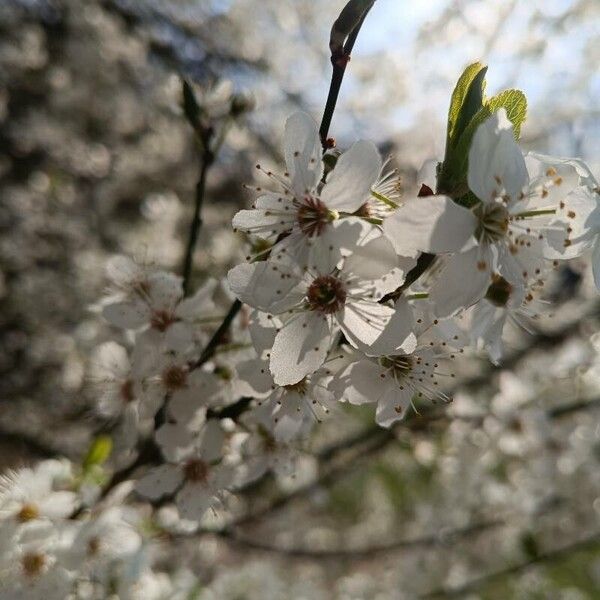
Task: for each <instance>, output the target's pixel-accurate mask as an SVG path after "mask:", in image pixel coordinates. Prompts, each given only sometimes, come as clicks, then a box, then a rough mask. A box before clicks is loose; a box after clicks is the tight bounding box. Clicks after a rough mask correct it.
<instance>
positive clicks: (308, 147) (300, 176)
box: [283, 112, 323, 197]
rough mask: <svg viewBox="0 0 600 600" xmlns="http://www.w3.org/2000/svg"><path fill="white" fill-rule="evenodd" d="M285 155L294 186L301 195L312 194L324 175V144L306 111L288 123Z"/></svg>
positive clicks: (290, 119)
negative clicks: (322, 158)
mask: <svg viewBox="0 0 600 600" xmlns="http://www.w3.org/2000/svg"><path fill="white" fill-rule="evenodd" d="M283 149H284V155H285V164H286V165H287V170H288V173H289V174H290V180H291V182H292V188H293V190H294V192H295V193H296V195H297V196H299V197H302V196H304V195H305V194H309V193H311V192H312V191H313V190H314V189H315V188H316V187H317V185H318V183H319V181H320V180H321V176H322V174H323V161H322V160H321V154H322V147H321V139H320V137H319V132H318V130H317V124H316V123H315V122H314V121H313V119H312V118H311V117H310V116H309V115H307V114H306V113H303V112H297V113H295V114H293V115H292V116H291V117H289V118H288V120H287V121H286V123H285V134H284V148H283Z"/></svg>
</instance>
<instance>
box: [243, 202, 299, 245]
mask: <svg viewBox="0 0 600 600" xmlns="http://www.w3.org/2000/svg"><path fill="white" fill-rule="evenodd" d="M294 215H295V213H294V212H292V211H290V212H289V214H287V215H280V214H279V213H273V211H272V210H271V209H269V210H263V209H260V208H256V209H252V210H240V211H239V212H238V213H236V214H235V216H234V217H233V221H232V225H233V227H234V229H239V230H240V231H244V232H245V233H251V234H252V235H258V236H261V237H264V238H268V237H271V236H277V235H279V234H280V233H283V232H284V231H288V230H289V229H291V227H292V226H293V225H294V222H295V218H294Z"/></svg>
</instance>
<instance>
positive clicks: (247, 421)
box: [235, 411, 298, 488]
mask: <svg viewBox="0 0 600 600" xmlns="http://www.w3.org/2000/svg"><path fill="white" fill-rule="evenodd" d="M256 416H257V415H256V413H253V412H252V411H251V412H250V413H247V415H244V417H245V418H243V422H244V425H247V426H250V427H251V431H250V432H249V433H246V434H243V436H244V438H243V441H242V442H241V447H240V464H239V465H238V466H237V468H236V473H235V482H236V484H235V485H236V487H237V488H239V487H243V486H245V485H248V484H249V483H252V482H253V481H256V480H257V479H260V478H261V477H262V476H263V475H265V474H266V473H269V472H271V473H273V474H274V475H275V476H276V477H285V476H288V475H291V474H292V473H293V472H294V467H295V462H296V459H297V456H298V451H297V450H295V449H294V448H291V447H290V446H288V445H287V444H285V443H283V442H281V441H280V440H276V439H275V437H274V436H273V434H272V433H271V432H270V431H269V429H268V428H267V426H264V425H262V424H261V423H259V424H258V426H254V427H253V426H252V425H253V421H254V420H255V419H256ZM269 424H270V423H269Z"/></svg>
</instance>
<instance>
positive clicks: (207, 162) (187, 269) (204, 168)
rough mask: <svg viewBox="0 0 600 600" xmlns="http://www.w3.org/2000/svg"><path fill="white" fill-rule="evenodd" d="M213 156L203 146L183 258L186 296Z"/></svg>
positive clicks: (184, 291)
mask: <svg viewBox="0 0 600 600" xmlns="http://www.w3.org/2000/svg"><path fill="white" fill-rule="evenodd" d="M214 160H215V156H214V154H213V153H212V151H211V150H209V149H207V148H203V149H202V151H201V156H200V176H199V178H198V183H196V194H195V202H194V216H193V218H192V223H191V225H190V233H189V237H188V243H187V246H186V249H185V255H184V258H183V269H182V275H183V293H184V294H185V295H186V296H187V294H188V292H189V287H190V279H191V276H192V265H193V262H194V251H195V249H196V244H197V242H198V236H199V235H200V229H201V228H202V204H203V203H204V195H205V192H206V178H207V175H208V171H209V169H210V167H211V165H212V164H213V163H214Z"/></svg>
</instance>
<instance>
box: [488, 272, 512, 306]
mask: <svg viewBox="0 0 600 600" xmlns="http://www.w3.org/2000/svg"><path fill="white" fill-rule="evenodd" d="M512 290H513V286H512V285H511V284H510V283H508V281H506V279H504V277H502V275H498V274H494V275H493V276H492V283H491V284H490V287H489V288H488V289H487V292H486V293H485V298H486V300H488V301H489V302H491V303H492V304H493V305H494V306H498V307H499V308H503V307H505V306H506V305H507V304H508V301H509V300H510V295H511V294H512Z"/></svg>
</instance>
